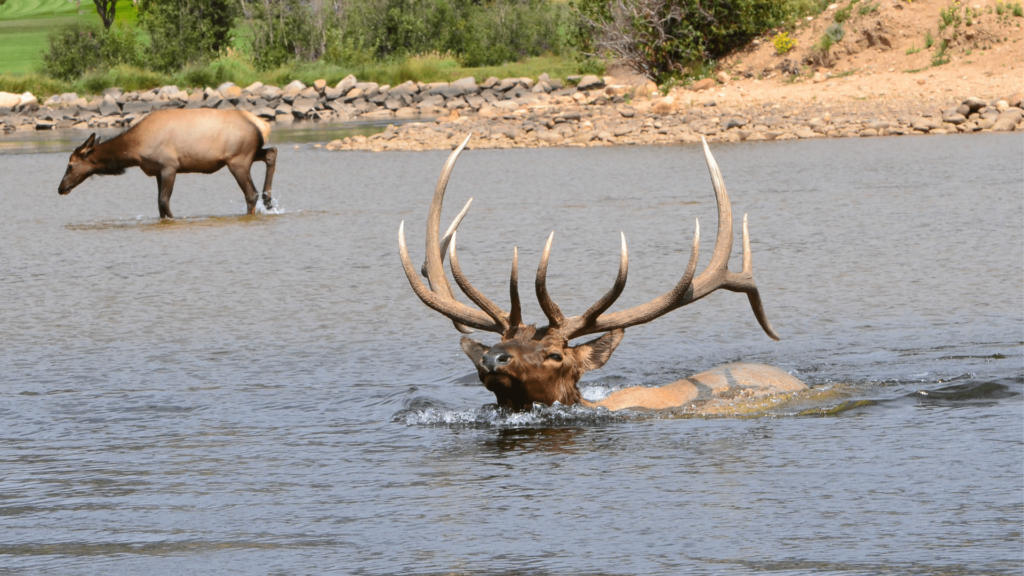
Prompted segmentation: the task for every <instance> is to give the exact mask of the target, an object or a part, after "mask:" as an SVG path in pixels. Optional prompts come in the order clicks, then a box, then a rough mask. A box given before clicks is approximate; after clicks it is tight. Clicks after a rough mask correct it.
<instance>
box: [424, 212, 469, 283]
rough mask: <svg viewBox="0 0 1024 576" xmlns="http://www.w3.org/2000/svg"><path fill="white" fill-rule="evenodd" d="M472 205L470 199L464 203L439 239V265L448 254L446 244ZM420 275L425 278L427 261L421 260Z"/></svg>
mask: <svg viewBox="0 0 1024 576" xmlns="http://www.w3.org/2000/svg"><path fill="white" fill-rule="evenodd" d="M472 203H473V199H472V198H470V199H469V200H468V201H466V205H465V206H463V207H462V210H460V211H459V214H458V215H457V216H455V219H454V220H452V225H451V226H449V227H448V231H446V232H445V233H444V237H443V238H441V245H440V246H439V247H438V251H439V252H440V253H441V265H442V266H443V265H444V255H445V253H446V252H448V243H449V242H451V241H452V234H454V233H455V231H456V230H458V229H459V224H461V223H462V219H463V218H465V217H466V213H467V212H469V205H470V204H472ZM420 274H422V275H423V277H424V278H427V259H426V257H424V258H423V267H422V268H420Z"/></svg>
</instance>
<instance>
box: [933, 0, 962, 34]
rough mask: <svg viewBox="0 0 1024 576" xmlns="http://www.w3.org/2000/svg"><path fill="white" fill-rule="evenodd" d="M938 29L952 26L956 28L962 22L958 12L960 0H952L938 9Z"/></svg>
mask: <svg viewBox="0 0 1024 576" xmlns="http://www.w3.org/2000/svg"><path fill="white" fill-rule="evenodd" d="M939 19H940V21H939V30H945V29H946V28H947V27H949V26H952V27H953V28H956V27H957V26H959V25H960V24H962V23H963V16H962V15H961V14H960V0H953V2H950V4H949V5H948V6H946V7H945V8H940V9H939Z"/></svg>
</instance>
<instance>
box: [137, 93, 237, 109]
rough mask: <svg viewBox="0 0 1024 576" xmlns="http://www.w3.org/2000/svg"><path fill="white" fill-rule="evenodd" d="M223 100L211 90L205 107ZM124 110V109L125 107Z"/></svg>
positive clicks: (205, 101)
mask: <svg viewBox="0 0 1024 576" xmlns="http://www.w3.org/2000/svg"><path fill="white" fill-rule="evenodd" d="M223 100H224V99H223V98H221V97H220V94H218V93H216V92H211V93H210V94H207V95H206V99H205V100H203V108H216V107H217V105H218V104H220V103H221V102H222V101H223ZM122 110H124V108H123V107H122ZM126 113H127V111H126Z"/></svg>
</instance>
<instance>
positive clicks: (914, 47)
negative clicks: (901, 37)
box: [904, 43, 921, 56]
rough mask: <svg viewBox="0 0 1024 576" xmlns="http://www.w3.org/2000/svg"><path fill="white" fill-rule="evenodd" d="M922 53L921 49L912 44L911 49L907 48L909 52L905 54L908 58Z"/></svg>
mask: <svg viewBox="0 0 1024 576" xmlns="http://www.w3.org/2000/svg"><path fill="white" fill-rule="evenodd" d="M920 51H921V49H920V48H918V47H917V46H914V44H913V43H911V44H910V48H907V51H906V52H904V54H906V55H907V56H910V55H911V54H917V53H918V52H920Z"/></svg>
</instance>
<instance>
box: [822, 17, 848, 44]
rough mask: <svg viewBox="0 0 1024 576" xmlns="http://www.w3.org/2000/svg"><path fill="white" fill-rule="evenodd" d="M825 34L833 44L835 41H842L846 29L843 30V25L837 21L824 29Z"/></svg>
mask: <svg viewBox="0 0 1024 576" xmlns="http://www.w3.org/2000/svg"><path fill="white" fill-rule="evenodd" d="M825 36H828V37H829V38H830V39H831V40H832V43H833V44H834V43H836V42H842V41H843V36H846V31H845V30H843V25H842V24H840V23H838V22H837V23H835V24H832V25H830V26H829V27H828V28H826V29H825Z"/></svg>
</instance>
